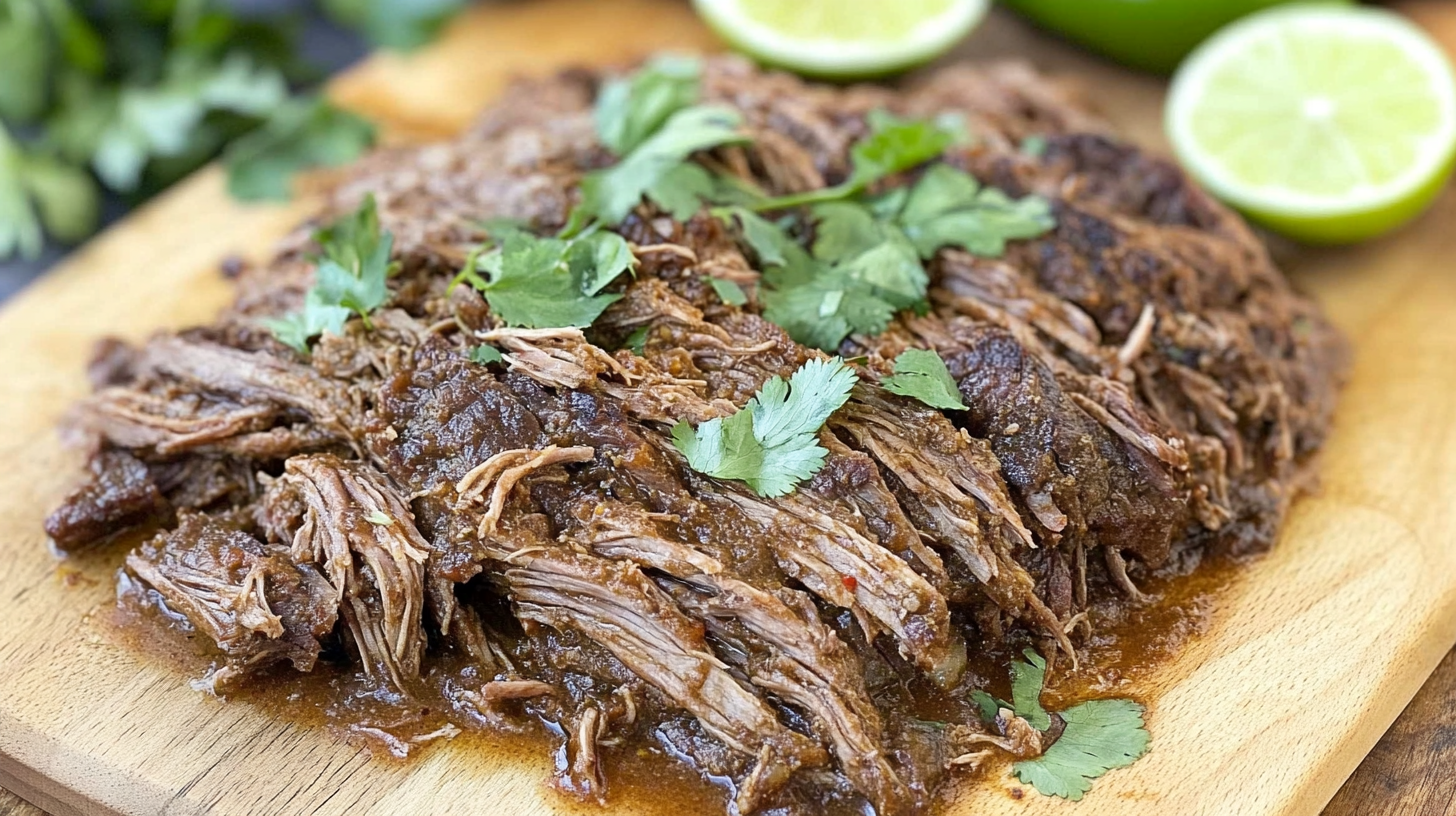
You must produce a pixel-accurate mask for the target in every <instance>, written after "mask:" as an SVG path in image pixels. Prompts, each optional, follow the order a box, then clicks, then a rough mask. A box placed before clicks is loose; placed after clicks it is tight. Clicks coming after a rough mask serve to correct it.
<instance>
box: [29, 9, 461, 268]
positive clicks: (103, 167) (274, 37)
mask: <svg viewBox="0 0 1456 816" xmlns="http://www.w3.org/2000/svg"><path fill="white" fill-rule="evenodd" d="M244 5H248V4H244ZM253 5H256V4H253ZM263 5H264V6H268V8H263V9H248V10H246V11H242V10H241V7H240V6H239V4H237V3H226V2H221V1H220V0H148V2H142V3H137V2H112V3H99V2H79V1H78V0H0V54H3V55H4V69H5V70H3V71H0V121H3V122H4V123H5V127H6V128H8V129H9V130H8V134H7V138H6V141H7V142H9V143H10V144H9V148H10V149H8V150H6V151H4V152H5V154H6V155H5V156H4V157H3V158H0V161H3V163H5V164H6V165H7V167H6V168H5V170H3V171H0V176H3V178H0V257H5V256H8V255H10V254H13V253H16V252H20V253H23V254H25V255H32V256H33V255H34V254H35V253H37V252H38V251H39V250H40V248H41V246H42V245H43V240H42V238H43V236H44V235H45V234H49V235H51V236H52V237H54V238H57V239H61V240H64V241H74V240H79V239H80V238H83V237H85V236H86V235H87V234H89V233H90V232H91V231H93V230H94V229H95V227H96V223H97V211H98V208H97V206H96V203H97V199H98V197H99V190H100V188H103V187H104V188H106V189H109V190H111V191H114V192H117V193H121V194H124V195H125V196H127V197H128V198H131V197H145V196H147V195H150V194H151V193H153V192H155V191H157V190H159V189H161V188H162V187H165V186H166V185H168V184H170V183H172V182H173V181H175V180H177V179H179V178H181V177H182V176H183V175H185V174H186V173H188V172H190V171H192V170H193V169H195V168H197V167H199V166H200V165H202V164H203V163H205V162H207V161H208V160H210V159H212V158H213V157H215V156H217V155H219V154H221V153H224V152H225V153H226V154H227V164H228V170H229V190H230V191H231V192H233V193H235V194H237V195H239V196H241V197H244V198H246V199H277V198H282V197H284V196H286V195H287V192H288V186H289V185H288V177H289V176H290V175H291V174H293V173H295V172H297V171H299V170H302V169H304V168H307V167H311V166H315V165H319V164H322V165H335V164H340V163H343V162H345V161H348V160H350V159H352V158H354V157H355V156H357V155H358V154H359V153H360V152H362V151H363V150H364V149H365V148H367V147H368V146H369V145H370V144H372V141H373V138H372V136H373V134H372V129H371V128H369V127H368V126H367V125H365V124H364V123H363V122H362V121H361V120H359V119H357V118H356V117H354V116H352V115H350V114H347V113H344V112H342V111H340V110H338V109H336V108H334V107H332V106H331V105H329V104H328V103H327V102H322V101H318V100H316V99H311V98H307V97H305V98H303V99H300V100H296V101H289V97H290V95H291V94H292V93H293V91H295V90H298V89H301V88H304V87H306V86H308V85H311V84H313V83H315V82H317V81H318V80H319V79H321V78H322V76H323V72H322V71H320V70H318V69H316V68H314V67H313V66H310V65H307V64H305V63H303V62H302V61H300V60H299V59H298V58H297V57H296V54H297V53H298V49H297V48H296V42H295V38H296V35H297V32H298V29H299V26H297V25H296V22H297V20H296V19H295V17H296V14H295V12H294V11H293V10H291V9H288V8H285V6H287V5H288V4H281V5H280V4H277V3H271V4H263ZM323 5H324V10H325V11H326V12H328V13H329V14H330V15H331V16H332V17H334V18H335V19H336V20H338V21H340V22H342V23H343V24H345V25H354V26H357V27H359V28H361V29H363V31H364V33H365V34H366V35H367V36H369V37H371V38H373V39H374V41H375V42H377V43H381V44H384V45H387V46H394V47H400V46H412V45H417V44H419V43H421V42H423V41H424V40H425V39H427V38H428V37H429V36H431V35H432V34H433V32H434V31H435V29H436V28H438V26H439V24H440V23H442V22H443V21H444V19H445V18H446V16H447V15H449V14H450V13H452V12H454V11H455V10H456V9H458V8H460V7H462V6H463V5H464V2H463V0H409V2H394V0H325V2H324V4H323ZM244 139H245V141H240V140H244ZM38 236H40V237H38Z"/></svg>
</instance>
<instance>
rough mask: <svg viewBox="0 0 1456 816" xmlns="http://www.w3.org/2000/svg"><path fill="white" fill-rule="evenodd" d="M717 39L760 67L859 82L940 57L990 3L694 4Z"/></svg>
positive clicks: (733, 0) (826, 0) (746, 0)
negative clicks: (764, 66)
mask: <svg viewBox="0 0 1456 816" xmlns="http://www.w3.org/2000/svg"><path fill="white" fill-rule="evenodd" d="M693 5H694V6H696V7H697V10H698V13H699V14H700V15H702V17H703V19H704V20H705V21H706V22H707V23H708V25H710V26H712V28H713V30H714V31H717V32H718V35H719V36H721V37H722V38H723V39H725V40H727V41H728V42H729V43H730V44H732V45H733V46H734V47H735V48H737V49H739V50H740V51H743V52H744V53H746V54H748V55H749V56H751V57H753V58H754V59H756V60H758V61H759V62H763V63H766V64H769V65H776V66H779V67H782V68H787V69H789V70H791V71H797V72H798V73H801V74H808V75H810V76H818V77H827V78H832V79H856V78H862V77H872V76H883V75H885V74H891V73H894V72H896V71H903V70H905V69H906V68H911V67H913V66H916V65H920V64H922V63H926V62H929V61H930V60H932V59H935V58H936V57H938V56H940V55H941V54H943V53H945V52H946V51H947V50H949V49H950V47H951V46H953V45H955V44H956V43H957V42H958V41H960V39H961V38H962V37H964V36H965V35H966V34H967V33H968V32H969V31H970V30H971V29H972V28H974V27H975V25H976V23H978V22H980V20H981V18H982V17H983V16H985V14H986V7H987V6H988V5H990V0H694V2H693Z"/></svg>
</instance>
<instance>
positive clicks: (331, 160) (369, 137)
mask: <svg viewBox="0 0 1456 816" xmlns="http://www.w3.org/2000/svg"><path fill="white" fill-rule="evenodd" d="M374 135H375V131H374V125H372V124H371V123H370V122H369V121H368V120H365V119H362V118H360V117H358V116H356V115H354V114H352V113H350V112H348V111H345V110H341V109H339V108H336V107H334V106H333V105H331V104H330V103H329V102H328V101H326V100H324V99H323V98H321V97H311V98H309V97H306V98H300V99H294V100H290V101H288V102H285V103H284V104H282V105H280V106H278V108H277V109H276V110H274V111H273V113H272V115H271V116H269V118H268V120H267V121H266V122H265V123H264V124H263V126H262V127H260V128H258V129H257V130H255V131H253V132H252V133H249V134H248V135H246V136H244V137H242V138H241V139H238V140H237V141H236V142H233V143H232V144H231V145H229V146H228V148H227V151H226V152H225V153H224V154H223V164H224V165H225V166H226V168H227V174H228V192H229V193H231V194H232V195H233V197H234V198H237V199H240V200H242V201H263V200H273V201H281V200H286V199H287V198H288V197H289V194H290V193H291V192H292V189H291V182H292V179H293V176H294V175H295V174H297V173H298V172H299V171H300V170H306V169H308V168H311V167H334V166H337V165H340V164H344V163H346V162H349V161H351V160H353V159H354V158H356V157H358V156H359V154H361V153H363V152H364V151H365V150H367V149H368V148H369V146H370V145H372V144H374Z"/></svg>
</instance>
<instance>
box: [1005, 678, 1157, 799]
mask: <svg viewBox="0 0 1456 816" xmlns="http://www.w3.org/2000/svg"><path fill="white" fill-rule="evenodd" d="M1057 716H1059V717H1061V718H1062V721H1063V722H1064V723H1065V724H1066V728H1064V729H1063V730H1062V735H1061V736H1060V737H1058V738H1057V741H1056V742H1054V743H1052V746H1051V747H1050V748H1048V749H1046V753H1044V754H1042V755H1041V756H1039V757H1037V758H1036V759H1028V760H1023V761H1021V762H1018V763H1016V765H1015V766H1013V767H1014V770H1015V771H1016V775H1017V777H1019V778H1020V779H1021V781H1022V782H1025V783H1026V784H1028V785H1031V786H1032V787H1034V788H1036V789H1037V790H1038V791H1040V792H1041V793H1042V794H1044V795H1046V796H1060V797H1062V798H1063V799H1070V800H1072V801H1074V802H1075V801H1077V800H1079V799H1081V798H1082V796H1083V795H1084V794H1086V793H1087V791H1089V790H1091V789H1092V780H1094V779H1096V778H1098V777H1100V776H1102V775H1103V774H1105V773H1107V772H1108V771H1110V770H1113V769H1115V768H1125V767H1127V766H1128V765H1131V764H1133V763H1134V762H1136V761H1137V760H1138V759H1139V758H1140V757H1142V755H1143V754H1146V753H1147V752H1148V743H1149V741H1150V739H1151V737H1150V736H1149V735H1148V731H1147V729H1146V728H1145V727H1144V726H1143V707H1142V706H1140V705H1138V704H1137V703H1135V702H1133V701H1132V700H1091V701H1088V702H1085V703H1082V704H1080V705H1075V706H1072V707H1071V708H1069V709H1067V710H1066V711H1062V712H1059V713H1058V715H1057Z"/></svg>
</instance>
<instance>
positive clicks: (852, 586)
mask: <svg viewBox="0 0 1456 816" xmlns="http://www.w3.org/2000/svg"><path fill="white" fill-rule="evenodd" d="M840 580H842V581H844V588H845V589H847V590H849V591H850V592H853V591H855V590H856V589H858V588H859V581H856V580H855V578H854V576H853V575H846V576H844V577H843V578H842V579H840Z"/></svg>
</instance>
